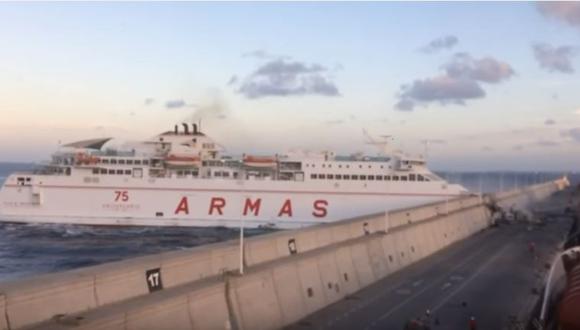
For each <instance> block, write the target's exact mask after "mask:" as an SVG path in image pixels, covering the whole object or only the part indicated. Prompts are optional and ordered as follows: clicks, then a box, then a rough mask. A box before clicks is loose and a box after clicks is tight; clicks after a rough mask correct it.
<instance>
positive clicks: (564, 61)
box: [532, 43, 576, 73]
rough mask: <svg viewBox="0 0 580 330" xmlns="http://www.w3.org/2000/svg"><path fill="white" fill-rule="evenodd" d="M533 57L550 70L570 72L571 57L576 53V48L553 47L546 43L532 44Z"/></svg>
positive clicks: (571, 70) (571, 68) (571, 67)
mask: <svg viewBox="0 0 580 330" xmlns="http://www.w3.org/2000/svg"><path fill="white" fill-rule="evenodd" d="M532 49H533V50H534V57H535V58H536V60H537V61H538V63H539V64H540V67H542V68H544V69H546V70H548V71H551V72H556V71H557V72H562V73H572V72H574V67H573V66H572V57H573V56H574V55H575V54H576V49H575V48H574V47H572V46H560V47H553V46H552V45H549V44H546V43H540V44H535V45H533V46H532Z"/></svg>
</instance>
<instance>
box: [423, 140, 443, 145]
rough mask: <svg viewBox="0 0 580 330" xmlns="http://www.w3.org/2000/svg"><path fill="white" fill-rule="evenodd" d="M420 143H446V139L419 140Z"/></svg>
mask: <svg viewBox="0 0 580 330" xmlns="http://www.w3.org/2000/svg"><path fill="white" fill-rule="evenodd" d="M421 143H426V144H429V145H433V144H441V145H443V144H447V140H443V139H429V140H421Z"/></svg>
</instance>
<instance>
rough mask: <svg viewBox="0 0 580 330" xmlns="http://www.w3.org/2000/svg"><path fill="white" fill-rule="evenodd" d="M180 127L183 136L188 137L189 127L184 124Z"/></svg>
mask: <svg viewBox="0 0 580 330" xmlns="http://www.w3.org/2000/svg"><path fill="white" fill-rule="evenodd" d="M181 125H183V129H184V131H183V132H184V133H185V135H189V125H187V124H186V123H182V124H181Z"/></svg>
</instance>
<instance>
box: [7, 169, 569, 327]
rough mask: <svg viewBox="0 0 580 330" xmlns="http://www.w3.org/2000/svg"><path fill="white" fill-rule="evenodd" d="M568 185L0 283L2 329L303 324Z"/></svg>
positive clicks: (474, 198) (552, 184)
mask: <svg viewBox="0 0 580 330" xmlns="http://www.w3.org/2000/svg"><path fill="white" fill-rule="evenodd" d="M565 185H566V182H565V181H564V180H559V181H554V182H548V183H545V184H541V185H536V186H532V187H528V188H526V189H520V190H517V191H512V192H506V193H501V194H496V195H493V196H487V197H485V198H482V197H480V196H466V197H462V198H459V199H454V200H449V201H446V202H441V203H434V204H429V205H424V206H419V207H415V208H410V209H405V210H397V211H391V212H388V213H379V214H373V215H367V216H362V217H358V218H354V219H347V220H344V221H340V222H336V223H332V224H324V225H319V226H314V227H310V228H306V229H301V230H290V231H280V232H275V233H272V234H268V235H262V236H256V237H251V238H247V239H246V240H245V242H246V243H245V253H244V264H245V266H246V267H245V272H244V275H238V273H239V270H238V267H239V255H240V251H239V242H238V241H228V242H223V243H217V244H211V245H206V246H201V247H196V248H193V249H189V250H185V251H178V252H169V253H163V254H159V255H151V256H146V257H139V258H134V259H130V260H126V261H120V262H113V263H109V264H104V265H98V266H93V267H87V268H83V269H78V270H73V271H67V272H63V273H57V274H49V275H42V276H38V277H33V278H30V279H24V280H20V281H13V282H9V283H4V284H1V285H0V292H1V294H0V307H1V308H3V311H4V313H2V314H0V328H2V329H20V328H38V329H70V328H75V329H76V328H79V329H274V328H281V327H284V326H287V325H290V324H293V323H295V322H297V321H298V320H301V319H303V318H304V317H306V316H308V315H310V314H312V313H314V312H316V311H319V310H321V309H323V308H325V307H327V306H329V305H331V304H333V303H335V302H337V301H340V300H341V299H344V298H345V297H347V296H350V295H352V294H354V293H356V292H358V291H359V290H361V289H363V288H365V287H368V286H369V285H371V284H373V283H376V282H377V281H379V280H381V279H384V278H387V277H389V276H390V275H391V274H393V273H395V272H399V271H400V270H402V269H404V268H406V267H408V266H409V265H411V264H414V263H416V262H417V261H419V260H422V259H424V258H426V257H429V256H431V255H433V254H434V253H436V252H437V251H440V250H441V249H442V248H444V247H446V246H449V245H450V244H452V243H454V242H458V241H461V240H463V239H465V238H466V237H469V236H471V235H473V234H475V233H478V232H480V231H482V230H484V229H486V228H487V227H488V226H489V225H490V224H491V221H492V219H491V212H490V207H489V206H490V205H492V204H493V205H499V206H502V207H503V208H514V209H517V208H523V207H526V206H527V205H529V204H530V203H533V202H535V201H538V200H542V199H545V198H546V197H548V196H549V195H551V194H552V193H553V192H555V191H557V190H559V189H562V188H563V187H564V186H565Z"/></svg>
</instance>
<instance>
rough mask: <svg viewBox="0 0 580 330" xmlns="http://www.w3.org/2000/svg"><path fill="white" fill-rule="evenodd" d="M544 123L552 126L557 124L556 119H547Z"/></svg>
mask: <svg viewBox="0 0 580 330" xmlns="http://www.w3.org/2000/svg"><path fill="white" fill-rule="evenodd" d="M544 125H546V126H550V125H556V121H555V120H554V119H550V118H548V119H546V121H544Z"/></svg>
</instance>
